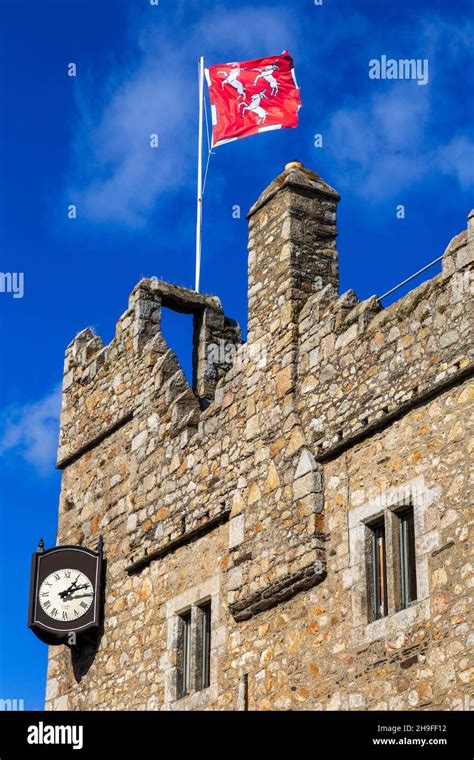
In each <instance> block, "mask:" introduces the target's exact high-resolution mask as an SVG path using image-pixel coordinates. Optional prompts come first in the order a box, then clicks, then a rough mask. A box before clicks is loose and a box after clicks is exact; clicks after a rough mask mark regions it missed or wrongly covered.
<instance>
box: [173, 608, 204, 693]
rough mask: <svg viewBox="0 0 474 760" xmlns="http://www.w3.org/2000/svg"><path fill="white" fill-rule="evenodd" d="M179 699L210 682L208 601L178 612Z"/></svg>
mask: <svg viewBox="0 0 474 760" xmlns="http://www.w3.org/2000/svg"><path fill="white" fill-rule="evenodd" d="M177 666H178V667H177V680H178V683H177V695H178V699H181V698H182V697H185V696H186V695H188V694H192V693H194V692H197V691H201V690H202V689H207V688H208V686H210V683H211V602H203V603H200V604H196V605H193V606H192V607H191V609H190V610H188V611H187V612H185V613H180V614H179V615H178V657H177Z"/></svg>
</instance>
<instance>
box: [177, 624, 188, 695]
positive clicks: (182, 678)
mask: <svg viewBox="0 0 474 760" xmlns="http://www.w3.org/2000/svg"><path fill="white" fill-rule="evenodd" d="M179 626H180V630H179V652H178V654H179V666H178V694H179V697H184V696H186V694H189V690H190V687H191V610H189V612H185V613H184V614H183V615H180V617H179Z"/></svg>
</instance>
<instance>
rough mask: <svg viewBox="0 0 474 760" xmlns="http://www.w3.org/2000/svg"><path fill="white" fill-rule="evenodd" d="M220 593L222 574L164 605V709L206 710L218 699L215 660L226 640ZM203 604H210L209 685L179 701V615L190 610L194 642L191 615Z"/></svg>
mask: <svg viewBox="0 0 474 760" xmlns="http://www.w3.org/2000/svg"><path fill="white" fill-rule="evenodd" d="M220 590H221V574H220V573H218V574H216V575H214V576H212V577H211V578H209V579H208V580H206V581H204V582H203V583H199V584H198V585H196V586H193V587H191V588H189V589H187V590H186V591H184V592H182V593H181V594H178V595H177V596H174V597H173V598H171V599H170V600H169V601H168V602H167V603H166V621H167V650H166V654H165V655H164V656H163V658H162V661H161V663H160V665H161V667H162V668H164V671H165V698H164V704H163V708H162V709H163V710H205V709H207V708H208V707H209V706H210V705H212V703H213V702H214V701H215V700H216V699H217V695H218V684H217V676H218V667H217V660H218V654H219V653H220V651H221V650H222V647H224V646H225V641H226V625H225V622H224V619H223V616H222V611H221V605H220ZM205 602H210V603H211V652H210V685H209V686H208V687H207V688H206V689H201V690H199V691H192V692H191V693H190V694H187V695H186V696H184V697H181V698H179V697H178V691H177V686H178V684H177V682H178V637H179V616H180V614H182V613H184V612H186V611H188V610H189V609H191V616H192V617H191V631H192V634H191V635H192V637H193V641H194V635H195V629H196V616H195V614H194V613H195V611H196V608H197V607H198V606H199V605H201V604H204V603H205ZM193 650H194V645H193ZM193 665H194V651H193V652H192V655H191V667H192V668H193Z"/></svg>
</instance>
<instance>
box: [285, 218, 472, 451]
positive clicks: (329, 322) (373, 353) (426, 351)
mask: <svg viewBox="0 0 474 760" xmlns="http://www.w3.org/2000/svg"><path fill="white" fill-rule="evenodd" d="M473 221H474V213H473V212H471V213H470V215H469V219H468V229H467V230H465V231H464V232H462V233H460V234H459V235H456V237H454V238H453V239H452V240H451V242H450V243H449V245H448V247H447V248H446V251H445V253H444V255H443V264H442V273H441V274H440V275H438V276H437V277H434V278H433V279H431V280H428V281H427V282H424V283H422V284H421V285H419V286H418V287H417V288H415V289H414V290H412V291H411V292H410V293H408V294H407V295H406V296H404V297H403V298H402V299H400V300H399V301H397V302H395V303H393V304H392V305H391V306H389V307H388V308H387V309H382V307H381V305H380V303H379V301H378V300H377V298H376V297H375V296H372V297H371V298H368V299H367V300H365V301H362V302H359V300H358V298H357V296H356V295H355V293H354V292H353V291H351V290H349V291H347V292H346V293H344V294H343V295H341V296H339V297H338V296H337V293H336V291H335V289H334V288H333V287H332V286H330V285H328V286H326V288H324V289H323V290H321V291H320V292H319V293H317V294H315V295H313V296H312V297H311V298H310V299H309V300H308V301H307V303H306V305H305V307H304V309H303V311H302V313H301V316H300V324H299V331H300V352H299V367H298V378H299V402H300V409H301V414H302V415H303V417H304V418H305V419H306V421H307V423H308V429H309V430H311V443H312V446H313V447H314V451H315V456H316V457H317V458H318V457H319V458H323V459H324V458H327V457H329V456H331V455H334V454H335V453H337V452H339V451H341V449H342V448H343V447H345V446H347V445H348V444H349V443H350V442H354V441H355V440H356V439H359V438H360V437H361V436H362V435H364V434H366V433H367V431H368V430H372V429H373V428H374V426H377V427H380V426H381V425H383V424H385V423H388V422H389V421H392V420H393V419H394V417H396V416H397V415H399V414H401V413H402V412H403V411H404V410H406V409H407V408H409V407H410V406H411V405H413V404H416V403H419V402H420V401H422V400H423V399H424V398H425V397H427V396H429V395H430V394H433V393H434V392H435V391H436V389H438V390H440V389H441V388H442V387H444V386H446V384H450V383H453V382H456V380H457V379H461V378H463V377H464V376H465V375H466V374H467V373H469V372H472V368H473V358H474V357H473V346H474V324H473V322H474V320H473V318H472V314H473V304H472V300H473V299H472V297H473V295H474V276H473V263H474V231H473V227H472V224H473Z"/></svg>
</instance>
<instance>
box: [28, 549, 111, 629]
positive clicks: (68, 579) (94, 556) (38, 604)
mask: <svg viewBox="0 0 474 760" xmlns="http://www.w3.org/2000/svg"><path fill="white" fill-rule="evenodd" d="M102 562H103V560H102V538H100V540H99V546H98V550H97V551H96V552H95V551H92V550H91V549H86V548H85V547H83V546H55V547H53V548H52V549H46V550H44V548H43V542H42V541H41V542H40V545H39V547H38V551H37V552H35V554H33V558H32V563H31V584H30V606H29V613H28V627H29V628H31V629H32V630H33V631H34V633H35V634H36V635H37V636H38V637H39V638H40V639H41V640H42V641H44V642H46V643H47V644H64V643H68V642H70V641H71V637H70V634H76V636H78V635H84V634H85V633H87V632H90V631H92V630H93V629H94V628H95V629H98V628H100V626H101V611H102V604H101V602H102V593H101V591H102Z"/></svg>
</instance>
